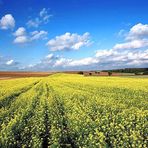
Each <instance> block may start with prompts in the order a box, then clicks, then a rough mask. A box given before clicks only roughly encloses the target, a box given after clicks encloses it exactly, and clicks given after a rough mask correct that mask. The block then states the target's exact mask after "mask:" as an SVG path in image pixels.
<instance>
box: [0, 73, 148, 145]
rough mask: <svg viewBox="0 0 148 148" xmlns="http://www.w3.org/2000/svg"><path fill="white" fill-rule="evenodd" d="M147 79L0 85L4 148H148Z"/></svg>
mask: <svg viewBox="0 0 148 148" xmlns="http://www.w3.org/2000/svg"><path fill="white" fill-rule="evenodd" d="M147 127H148V78H135V77H133V78H128V77H127V78H126V77H93V76H92V77H84V76H82V75H77V74H54V75H51V76H48V77H33V78H21V79H11V80H3V81H0V147H1V148H6V147H24V148H28V147H30V148H32V147H34V148H40V147H51V148H57V147H59V148H60V147H61V148H70V147H71V148H98V147H100V148H102V147H104V148H105V147H106V148H112V147H121V148H122V147H123V148H124V147H132V148H136V147H138V148H140V147H141V148H146V147H147V137H148V135H147V134H148V128H147Z"/></svg>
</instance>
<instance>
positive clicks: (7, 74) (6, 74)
mask: <svg viewBox="0 0 148 148" xmlns="http://www.w3.org/2000/svg"><path fill="white" fill-rule="evenodd" d="M53 73H54V72H13V71H12V72H5V71H3V72H2V71H1V72H0V80H4V79H13V78H23V77H47V76H49V75H51V74H53Z"/></svg>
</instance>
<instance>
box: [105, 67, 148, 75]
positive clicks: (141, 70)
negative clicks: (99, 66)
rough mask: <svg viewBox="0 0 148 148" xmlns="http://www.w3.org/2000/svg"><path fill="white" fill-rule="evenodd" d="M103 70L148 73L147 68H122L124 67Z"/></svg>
mask: <svg viewBox="0 0 148 148" xmlns="http://www.w3.org/2000/svg"><path fill="white" fill-rule="evenodd" d="M103 72H117V73H135V74H148V68H124V69H113V70H103Z"/></svg>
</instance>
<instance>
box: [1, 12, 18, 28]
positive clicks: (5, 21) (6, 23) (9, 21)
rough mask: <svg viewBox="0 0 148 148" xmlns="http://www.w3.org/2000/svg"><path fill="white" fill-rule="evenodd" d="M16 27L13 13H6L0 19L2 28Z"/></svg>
mask: <svg viewBox="0 0 148 148" xmlns="http://www.w3.org/2000/svg"><path fill="white" fill-rule="evenodd" d="M14 27H15V19H14V17H13V16H12V14H6V15H5V16H3V17H2V18H1V20H0V28H1V29H4V30H7V29H13V28H14Z"/></svg>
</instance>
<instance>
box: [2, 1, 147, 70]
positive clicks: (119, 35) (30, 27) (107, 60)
mask: <svg viewBox="0 0 148 148" xmlns="http://www.w3.org/2000/svg"><path fill="white" fill-rule="evenodd" d="M147 14H148V1H147V0H118V1H117V0H112V1H108V0H62V1H60V0H42V1H40V0H39V1H36V0H21V1H16V0H12V1H7V0H0V70H29V71H30V70H34V71H52V70H87V69H92V70H93V69H98V70H99V69H114V68H125V67H147V65H148V17H147Z"/></svg>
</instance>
